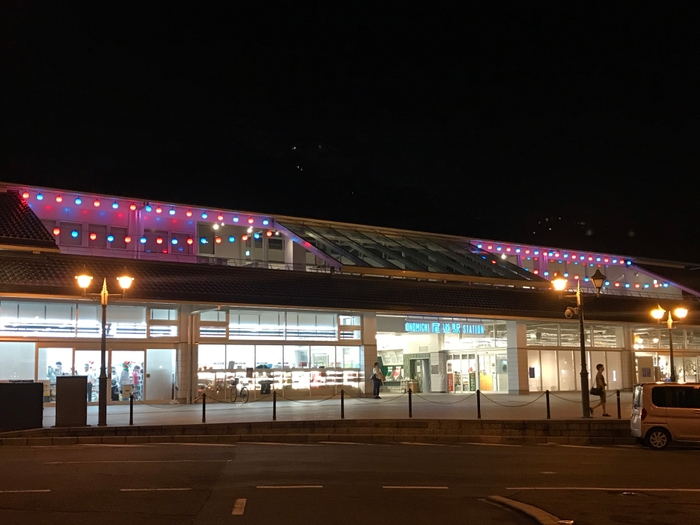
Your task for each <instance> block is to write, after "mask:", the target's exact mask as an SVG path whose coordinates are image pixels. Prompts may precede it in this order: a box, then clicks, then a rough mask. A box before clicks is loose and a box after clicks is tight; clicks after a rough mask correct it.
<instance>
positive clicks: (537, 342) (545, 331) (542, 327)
mask: <svg viewBox="0 0 700 525" xmlns="http://www.w3.org/2000/svg"><path fill="white" fill-rule="evenodd" d="M525 329H526V333H527V346H559V325H558V324H557V323H527V324H526V328H525Z"/></svg>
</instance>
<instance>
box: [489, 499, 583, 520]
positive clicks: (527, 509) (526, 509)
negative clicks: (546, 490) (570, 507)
mask: <svg viewBox="0 0 700 525" xmlns="http://www.w3.org/2000/svg"><path fill="white" fill-rule="evenodd" d="M486 499H487V500H488V501H491V502H493V503H497V504H499V505H503V506H506V507H508V508H511V509H513V510H515V511H518V512H520V513H521V514H524V515H525V516H528V517H530V518H532V519H533V520H535V521H536V522H537V523H539V524H540V525H573V523H574V522H573V521H572V520H563V519H561V518H557V517H556V516H555V515H554V514H550V513H549V512H547V511H545V510H542V509H541V508H539V507H535V506H533V505H528V504H527V503H522V502H520V501H515V500H512V499H508V498H504V497H503V496H489V497H488V498H486Z"/></svg>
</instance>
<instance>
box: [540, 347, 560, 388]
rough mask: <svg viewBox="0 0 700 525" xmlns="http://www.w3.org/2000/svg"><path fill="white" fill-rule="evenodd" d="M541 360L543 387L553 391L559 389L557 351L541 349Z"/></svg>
mask: <svg viewBox="0 0 700 525" xmlns="http://www.w3.org/2000/svg"><path fill="white" fill-rule="evenodd" d="M540 362H541V363H542V388H543V389H544V390H549V391H552V392H554V391H557V390H559V372H558V370H557V352H556V351H555V350H542V351H540Z"/></svg>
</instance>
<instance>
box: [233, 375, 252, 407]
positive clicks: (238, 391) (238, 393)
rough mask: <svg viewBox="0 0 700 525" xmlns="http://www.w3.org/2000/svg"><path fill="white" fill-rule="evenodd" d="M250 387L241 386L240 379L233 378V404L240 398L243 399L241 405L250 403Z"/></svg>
mask: <svg viewBox="0 0 700 525" xmlns="http://www.w3.org/2000/svg"><path fill="white" fill-rule="evenodd" d="M249 397H250V396H249V395H248V387H247V386H245V385H243V384H241V381H240V379H238V378H237V377H234V378H233V381H232V382H231V402H232V403H235V402H236V400H237V399H238V398H240V399H241V403H243V404H245V403H247V402H248V398H249Z"/></svg>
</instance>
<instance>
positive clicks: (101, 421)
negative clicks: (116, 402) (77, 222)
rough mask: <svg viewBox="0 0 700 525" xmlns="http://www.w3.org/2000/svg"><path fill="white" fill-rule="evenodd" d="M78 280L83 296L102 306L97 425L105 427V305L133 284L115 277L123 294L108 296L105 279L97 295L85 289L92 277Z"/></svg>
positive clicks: (125, 279)
mask: <svg viewBox="0 0 700 525" xmlns="http://www.w3.org/2000/svg"><path fill="white" fill-rule="evenodd" d="M75 278H76V279H77V280H78V286H80V287H81V288H82V289H83V294H84V295H85V296H86V297H87V296H90V297H94V298H97V297H99V299H100V304H101V305H102V342H101V346H100V378H99V383H98V385H99V386H98V390H99V392H98V398H97V401H98V415H97V425H98V426H101V427H103V426H106V425H107V363H106V361H107V359H106V353H107V305H108V304H109V296H110V295H113V296H121V295H123V294H126V291H127V290H128V289H129V287H130V286H131V283H132V282H133V280H134V279H133V278H132V277H127V276H126V275H124V276H121V277H117V282H119V286H121V288H122V290H123V294H110V293H109V291H108V290H107V279H104V280H103V281H102V290H101V291H100V293H98V294H88V293H87V289H88V286H90V283H91V282H92V276H91V275H87V274H81V275H77V276H76V277H75Z"/></svg>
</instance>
